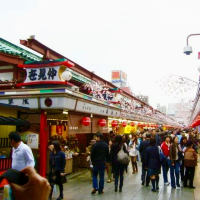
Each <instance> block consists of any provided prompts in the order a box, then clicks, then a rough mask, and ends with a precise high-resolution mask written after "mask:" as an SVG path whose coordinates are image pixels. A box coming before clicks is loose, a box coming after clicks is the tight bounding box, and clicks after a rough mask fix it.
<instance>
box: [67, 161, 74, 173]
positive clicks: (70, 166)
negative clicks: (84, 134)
mask: <svg viewBox="0 0 200 200" xmlns="http://www.w3.org/2000/svg"><path fill="white" fill-rule="evenodd" d="M72 171H73V158H66V165H65V173H66V174H70V173H72Z"/></svg>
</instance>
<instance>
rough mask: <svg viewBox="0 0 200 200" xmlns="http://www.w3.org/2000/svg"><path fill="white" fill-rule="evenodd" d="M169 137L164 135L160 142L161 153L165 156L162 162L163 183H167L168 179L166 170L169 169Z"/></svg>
mask: <svg viewBox="0 0 200 200" xmlns="http://www.w3.org/2000/svg"><path fill="white" fill-rule="evenodd" d="M170 140H171V137H170V136H169V135H166V136H165V139H164V142H163V143H162V144H161V149H162V152H163V154H164V155H165V156H166V157H167V160H166V162H164V163H162V170H163V179H164V185H169V184H170V183H169V181H168V175H167V174H168V171H169V147H170Z"/></svg>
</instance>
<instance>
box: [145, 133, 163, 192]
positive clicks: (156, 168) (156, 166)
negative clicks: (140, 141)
mask: <svg viewBox="0 0 200 200" xmlns="http://www.w3.org/2000/svg"><path fill="white" fill-rule="evenodd" d="M145 168H146V169H147V171H148V174H149V176H150V179H151V183H152V189H151V191H152V192H156V190H159V174H160V173H161V162H160V154H159V147H158V146H157V145H156V138H155V137H152V138H151V139H150V146H149V147H148V148H147V150H146V160H145Z"/></svg>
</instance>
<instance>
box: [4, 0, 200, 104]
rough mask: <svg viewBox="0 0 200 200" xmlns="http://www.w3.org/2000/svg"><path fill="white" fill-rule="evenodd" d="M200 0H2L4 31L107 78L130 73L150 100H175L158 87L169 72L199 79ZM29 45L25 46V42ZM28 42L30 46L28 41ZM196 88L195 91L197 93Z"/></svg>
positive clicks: (14, 40) (16, 41)
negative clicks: (32, 39)
mask: <svg viewBox="0 0 200 200" xmlns="http://www.w3.org/2000/svg"><path fill="white" fill-rule="evenodd" d="M199 8H200V1H199V0H190V1H186V0H168V1H162V0H151V1H149V0H141V1H136V0H123V1H122V0H121V1H118V0H101V1H95V0H71V1H69V0H56V1H52V0H38V1H37V0H32V1H29V0H17V1H16V0H12V1H10V0H7V1H2V2H1V12H0V37H2V38H4V39H5V40H8V41H10V42H12V43H14V44H16V45H19V46H20V44H19V40H20V39H27V38H28V37H29V36H30V35H35V37H36V39H37V40H38V41H40V42H42V43H43V44H45V45H46V46H48V47H50V48H52V49H53V50H55V51H57V52H58V53H61V54H63V55H64V56H66V57H68V58H70V59H71V60H73V61H74V62H76V63H78V64H79V65H81V66H82V67H84V68H86V69H88V70H89V71H95V73H96V74H97V75H99V76H101V77H103V78H104V79H106V80H109V81H110V80H111V71H112V70H120V69H121V70H123V71H124V72H126V73H127V74H128V76H127V78H128V83H129V85H130V86H131V88H132V90H133V92H134V93H135V94H139V93H140V94H143V95H148V96H149V99H150V104H151V105H152V106H153V107H156V105H157V103H160V104H161V105H167V104H168V103H173V102H175V99H173V98H171V97H169V96H168V95H167V94H166V93H165V94H164V93H163V92H162V89H161V88H160V87H158V86H157V85H158V83H159V80H160V79H162V78H163V77H165V76H167V75H168V74H174V75H179V76H184V77H187V78H189V79H192V80H194V81H198V77H199V72H198V67H199V66H200V61H199V60H198V51H200V36H195V37H191V38H190V39H189V45H191V46H192V47H193V53H192V54H191V55H190V56H186V55H185V54H183V47H184V46H186V38H187V36H188V35H189V34H192V33H200V25H199V24H200V12H199ZM21 47H23V46H21ZM23 48H24V47H23ZM195 93H196V90H195V89H194V92H193V93H192V95H191V98H194V97H195Z"/></svg>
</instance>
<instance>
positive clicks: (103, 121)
mask: <svg viewBox="0 0 200 200" xmlns="http://www.w3.org/2000/svg"><path fill="white" fill-rule="evenodd" d="M98 124H99V126H101V127H103V126H105V125H106V120H105V119H100V120H99V121H98Z"/></svg>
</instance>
